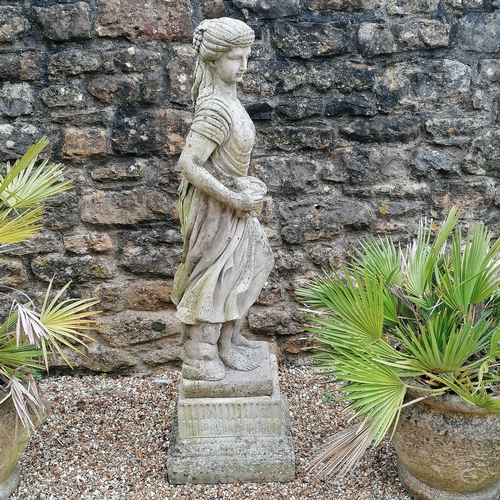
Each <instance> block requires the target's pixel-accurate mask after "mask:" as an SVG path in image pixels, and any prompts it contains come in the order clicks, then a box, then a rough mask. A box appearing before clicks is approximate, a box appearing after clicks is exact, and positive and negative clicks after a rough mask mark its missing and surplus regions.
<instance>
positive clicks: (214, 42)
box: [193, 17, 255, 63]
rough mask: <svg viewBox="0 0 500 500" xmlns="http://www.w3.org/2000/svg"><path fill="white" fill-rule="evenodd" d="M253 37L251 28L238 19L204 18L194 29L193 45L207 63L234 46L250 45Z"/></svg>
mask: <svg viewBox="0 0 500 500" xmlns="http://www.w3.org/2000/svg"><path fill="white" fill-rule="evenodd" d="M254 39H255V34H254V32H253V30H252V28H250V26H248V25H247V24H245V23H244V22H242V21H239V20H238V19H232V18H230V17H221V18H219V19H205V21H202V22H201V23H200V24H199V25H198V27H197V28H196V29H195V30H194V35H193V47H194V49H195V50H196V52H198V54H199V56H200V58H201V59H202V60H203V61H204V62H206V63H209V62H211V61H216V60H217V59H219V58H220V57H221V56H222V55H223V54H225V53H226V52H228V51H229V50H231V49H234V48H236V47H250V45H252V43H253V42H254Z"/></svg>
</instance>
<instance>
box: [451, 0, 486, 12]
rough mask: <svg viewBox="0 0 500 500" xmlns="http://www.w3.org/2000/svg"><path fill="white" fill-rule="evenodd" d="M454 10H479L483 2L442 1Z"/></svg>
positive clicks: (476, 0)
mask: <svg viewBox="0 0 500 500" xmlns="http://www.w3.org/2000/svg"><path fill="white" fill-rule="evenodd" d="M444 1H445V3H447V4H448V5H451V6H452V7H454V8H455V9H462V10H466V9H479V8H481V7H482V6H483V0H444Z"/></svg>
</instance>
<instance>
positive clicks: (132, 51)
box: [102, 46, 161, 73]
mask: <svg viewBox="0 0 500 500" xmlns="http://www.w3.org/2000/svg"><path fill="white" fill-rule="evenodd" d="M102 59H103V64H104V68H105V69H106V71H117V70H120V71H123V72H124V73H130V72H136V73H142V72H144V71H151V70H153V69H156V68H157V67H158V65H159V63H160V62H161V53H160V52H156V51H154V50H146V49H142V48H140V47H135V46H132V47H129V48H128V49H122V50H114V51H109V52H105V53H104V54H103V56H102Z"/></svg>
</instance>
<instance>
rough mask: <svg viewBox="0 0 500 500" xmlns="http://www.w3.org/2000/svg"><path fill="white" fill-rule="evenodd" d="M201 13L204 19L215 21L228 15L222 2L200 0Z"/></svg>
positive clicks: (219, 0) (217, 0)
mask: <svg viewBox="0 0 500 500" xmlns="http://www.w3.org/2000/svg"><path fill="white" fill-rule="evenodd" d="M201 13H202V14H203V17H204V18H205V19H217V18H219V17H227V15H228V13H227V11H226V7H225V5H224V0H202V1H201Z"/></svg>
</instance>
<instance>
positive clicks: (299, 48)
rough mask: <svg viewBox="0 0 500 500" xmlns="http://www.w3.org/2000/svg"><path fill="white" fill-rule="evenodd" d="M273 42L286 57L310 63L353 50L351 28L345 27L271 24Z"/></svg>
mask: <svg viewBox="0 0 500 500" xmlns="http://www.w3.org/2000/svg"><path fill="white" fill-rule="evenodd" d="M273 42H274V44H275V45H276V47H277V48H278V49H280V50H281V51H282V52H284V53H286V54H287V55H288V56H292V57H301V58H303V59H310V58H311V57H314V56H328V55H332V54H344V53H346V52H351V51H352V50H353V49H354V47H355V36H354V32H353V29H352V26H351V25H350V23H349V22H348V21H347V22H345V23H335V22H331V23H328V24H322V23H305V22H299V23H290V22H283V21H278V22H276V23H275V24H274V32H273Z"/></svg>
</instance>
